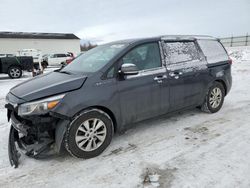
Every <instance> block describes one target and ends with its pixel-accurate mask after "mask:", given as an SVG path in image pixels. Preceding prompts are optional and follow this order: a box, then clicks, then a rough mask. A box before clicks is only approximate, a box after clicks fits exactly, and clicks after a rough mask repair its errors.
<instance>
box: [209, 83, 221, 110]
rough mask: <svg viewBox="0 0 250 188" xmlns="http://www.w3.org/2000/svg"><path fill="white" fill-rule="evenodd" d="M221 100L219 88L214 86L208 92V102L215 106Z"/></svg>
mask: <svg viewBox="0 0 250 188" xmlns="http://www.w3.org/2000/svg"><path fill="white" fill-rule="evenodd" d="M221 100H222V92H221V89H220V88H218V87H215V88H214V89H213V90H212V91H211V93H210V97H209V104H210V106H211V107H212V108H217V107H218V106H219V105H220V103H221Z"/></svg>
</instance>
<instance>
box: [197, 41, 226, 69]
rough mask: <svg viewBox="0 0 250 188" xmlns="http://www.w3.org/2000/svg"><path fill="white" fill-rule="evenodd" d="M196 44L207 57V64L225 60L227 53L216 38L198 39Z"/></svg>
mask: <svg viewBox="0 0 250 188" xmlns="http://www.w3.org/2000/svg"><path fill="white" fill-rule="evenodd" d="M198 44H199V46H200V48H201V50H202V51H203V53H204V55H205V56H206V57H207V62H208V64H212V63H218V62H221V61H227V60H228V55H227V52H226V51H225V49H224V48H223V46H222V44H221V43H219V42H218V41H216V40H198Z"/></svg>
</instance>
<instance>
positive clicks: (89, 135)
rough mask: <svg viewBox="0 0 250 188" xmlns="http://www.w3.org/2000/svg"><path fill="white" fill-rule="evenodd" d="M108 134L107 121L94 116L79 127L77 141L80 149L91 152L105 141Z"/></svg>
mask: <svg viewBox="0 0 250 188" xmlns="http://www.w3.org/2000/svg"><path fill="white" fill-rule="evenodd" d="M106 135H107V128H106V125H105V123H104V122H103V121H102V120H100V119H98V118H92V119H88V120H86V121H84V122H83V123H82V124H81V125H80V126H79V127H78V129H77V131H76V135H75V142H76V144H77V146H78V148H79V149H81V150H83V151H87V152H89V151H93V150H96V149H97V148H99V147H100V146H101V145H102V144H103V142H104V141H105V138H106Z"/></svg>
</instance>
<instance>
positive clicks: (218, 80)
mask: <svg viewBox="0 0 250 188" xmlns="http://www.w3.org/2000/svg"><path fill="white" fill-rule="evenodd" d="M215 82H219V83H221V84H222V85H223V87H224V91H225V96H226V95H227V85H226V83H225V81H224V80H222V79H217V80H215Z"/></svg>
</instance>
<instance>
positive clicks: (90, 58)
mask: <svg viewBox="0 0 250 188" xmlns="http://www.w3.org/2000/svg"><path fill="white" fill-rule="evenodd" d="M125 46H126V45H125V44H106V45H101V46H98V47H95V48H93V49H91V50H89V51H87V52H86V53H84V54H81V55H80V56H79V57H77V58H76V59H75V60H74V61H72V63H70V64H69V65H67V66H66V67H65V68H63V69H62V71H67V72H91V73H92V72H96V71H98V70H100V69H101V68H102V67H104V66H105V65H106V64H107V63H109V61H110V60H111V59H112V58H113V57H114V56H115V55H117V54H118V53H119V52H121V51H122V50H123V49H124V48H125Z"/></svg>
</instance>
